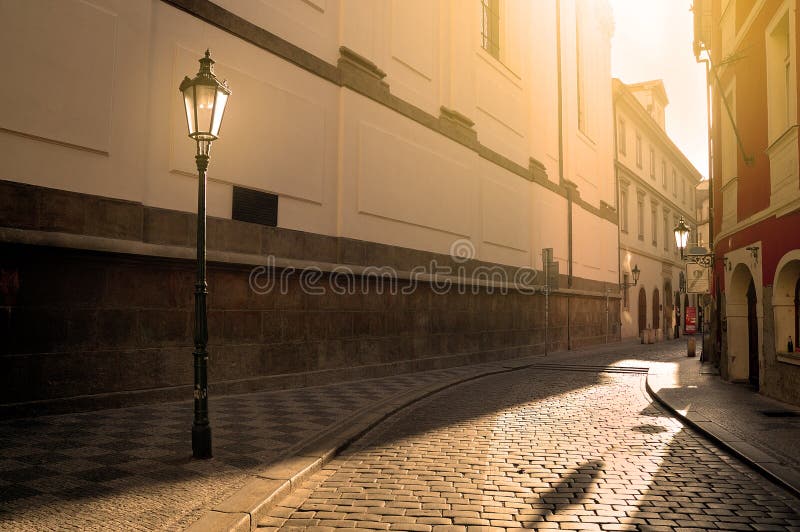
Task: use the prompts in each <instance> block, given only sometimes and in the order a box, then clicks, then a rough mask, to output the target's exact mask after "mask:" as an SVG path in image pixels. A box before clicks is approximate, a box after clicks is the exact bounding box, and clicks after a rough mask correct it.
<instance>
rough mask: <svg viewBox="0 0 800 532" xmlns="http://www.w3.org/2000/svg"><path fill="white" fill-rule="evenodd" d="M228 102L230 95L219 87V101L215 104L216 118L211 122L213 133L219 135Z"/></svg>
mask: <svg viewBox="0 0 800 532" xmlns="http://www.w3.org/2000/svg"><path fill="white" fill-rule="evenodd" d="M227 103H228V95H227V94H226V93H225V92H224V91H222V90H220V89H217V103H216V104H215V105H214V118H213V120H212V122H211V134H212V135H214V136H215V137H218V136H219V127H220V126H221V125H222V115H223V114H224V113H225V104H227Z"/></svg>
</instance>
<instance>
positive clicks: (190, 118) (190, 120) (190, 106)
mask: <svg viewBox="0 0 800 532" xmlns="http://www.w3.org/2000/svg"><path fill="white" fill-rule="evenodd" d="M183 104H184V106H185V107H186V122H187V124H188V126H189V135H190V136H191V135H192V134H194V133H195V132H196V131H197V129H196V128H195V124H196V122H195V115H194V87H187V88H186V90H184V91H183Z"/></svg>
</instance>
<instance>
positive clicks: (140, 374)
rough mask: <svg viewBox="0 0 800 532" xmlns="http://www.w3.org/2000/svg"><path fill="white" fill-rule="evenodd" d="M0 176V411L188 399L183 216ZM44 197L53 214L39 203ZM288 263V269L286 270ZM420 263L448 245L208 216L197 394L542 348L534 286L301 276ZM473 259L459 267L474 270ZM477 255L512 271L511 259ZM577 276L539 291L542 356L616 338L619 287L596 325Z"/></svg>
mask: <svg viewBox="0 0 800 532" xmlns="http://www.w3.org/2000/svg"><path fill="white" fill-rule="evenodd" d="M0 188H2V189H3V190H2V192H3V194H0V197H2V198H6V200H7V201H8V202H9V207H13V208H9V209H4V210H3V219H2V223H0V338H2V341H1V342H0V415H2V416H16V415H30V414H40V413H52V412H64V411H75V410H87V409H94V408H101V407H115V406H126V405H132V404H142V403H150V402H159V401H168V400H179V399H185V398H186V397H190V396H191V383H192V327H193V299H192V294H193V287H194V266H195V263H194V260H193V259H192V257H193V254H194V250H193V248H191V247H190V246H191V244H192V242H193V233H194V215H192V214H190V213H181V212H175V211H164V210H161V209H154V208H149V207H143V206H142V205H139V204H135V203H131V202H119V201H116V200H111V199H105V198H97V197H93V196H86V195H81V194H73V193H66V192H61V191H53V190H50V189H45V188H41V187H32V186H29V185H19V184H13V183H8V182H0ZM55 196H59V197H61V196H64V197H65V198H67V201H63V202H62V201H60V200H58V199H57V198H55ZM9 198H11V199H13V198H17V200H19V201H17V200H14V201H11V199H9ZM52 205H58V206H59V207H58V208H59V209H61V210H63V211H65V212H62V213H61V214H59V216H57V217H52V216H49V215H47V212H49V210H50V209H51V207H52ZM23 206H25V208H22V207H23ZM64 220H66V221H69V224H68V225H65V223H66V222H64ZM54 223H55V225H53V224H54ZM271 253H272V254H275V255H277V256H278V257H280V258H281V260H282V261H284V262H281V263H279V264H278V265H277V266H276V267H275V268H274V269H273V270H271V271H268V272H267V274H266V275H267V278H269V276H273V277H274V279H275V281H276V284H275V289H273V290H271V291H269V292H268V293H260V291H259V290H254V289H253V287H252V286H251V285H252V281H251V277H252V273H253V271H254V270H253V268H254V267H255V266H258V265H260V264H263V261H264V257H265V256H267V255H268V254H271ZM287 260H288V261H289V262H286V261H287ZM292 260H294V261H295V262H296V264H297V269H296V270H294V273H293V274H291V275H289V274H290V273H292V272H293V271H292V270H290V268H292V267H294V266H290V265H289V264H291V261H292ZM433 260H436V261H437V262H438V263H439V264H450V265H453V264H454V262H453V261H454V259H453V258H452V257H450V256H446V255H437V254H433V253H427V252H422V251H417V250H411V249H405V248H398V247H394V246H387V245H382V244H376V243H370V242H362V241H355V240H350V239H345V238H336V237H328V236H324V235H316V234H310V233H303V232H299V231H291V230H286V229H276V228H272V227H262V226H258V225H254V224H248V223H245V222H238V221H233V220H221V219H212V220H210V223H209V290H210V295H209V330H210V338H209V352H210V359H209V363H210V368H209V376H210V381H211V393H212V394H217V395H218V394H224V393H237V392H248V391H254V390H262V389H282V388H289V387H298V386H313V385H318V384H324V383H329V382H334V381H342V380H349V379H354V378H364V377H380V376H384V375H389V374H396V373H405V372H412V371H418V370H424V369H436V368H445V367H452V366H458V365H463V364H472V363H476V362H481V361H488V360H502V359H506V358H511V357H520V356H524V355H527V354H535V353H539V352H542V351H543V350H544V338H545V336H544V316H545V312H544V311H545V307H544V302H545V298H544V296H543V295H542V294H541V293H535V294H526V293H521V292H519V291H516V290H514V289H513V288H511V289H509V290H508V291H507V292H506V293H502V292H501V291H500V290H499V289H497V288H491V287H485V286H484V287H472V286H469V287H467V289H466V290H457V289H451V290H448V291H446V292H444V293H443V291H442V290H441V289H440V287H439V286H437V285H436V284H435V279H434V282H431V279H429V278H428V279H426V280H423V281H411V280H409V279H407V278H406V279H403V278H400V279H399V280H398V281H397V288H396V290H391V289H390V286H389V285H386V284H385V283H384V284H383V285H381V284H382V282H381V281H380V280H379V279H378V278H376V277H369V278H364V277H357V276H356V277H354V278H353V279H351V280H354V284H355V285H356V286H358V288H359V289H358V290H352V291H348V292H347V293H342V294H337V293H334V292H333V291H332V290H330V289H327V290H325V291H324V293H320V294H315V293H313V291H312V290H309V289H308V286H307V284H308V283H307V281H306V280H304V279H303V277H302V275H300V269H301V267H303V266H304V267H310V266H311V265H315V266H314V267H315V268H316V267H320V269H319V274H318V276H317V278H316V283H317V285H318V286H319V287H330V286H332V284H334V283H335V281H336V279H332V276H336V274H335V273H330V270H331V269H333V268H334V267H335V266H337V265H340V266H341V265H352V266H353V269H354V270H357V268H356V267H364V266H368V265H373V266H379V267H380V266H388V267H391V268H395V269H397V270H399V271H409V270H411V269H412V268H413V267H414V266H417V265H425V264H430V263H431V261H433ZM479 265H481V263H479V262H477V261H469V262H468V263H465V266H466V267H467V268H468V269H470V270H471V271H474V268H476V267H478V266H479ZM323 266H324V267H323ZM491 266H493V267H498V268H500V269H502V270H503V271H506V272H508V273H509V275H510V276H512V274H513V272H514V270H515V269H514V268H509V267H504V266H498V265H491ZM326 268H327V269H326ZM510 278H513V276H512V277H510ZM265 279H266V278H265ZM265 279H262V281H264V280H265ZM281 279H283V280H282V281H281ZM412 283H414V284H413V287H414V289H413V290H410V289H408V290H403V289H404V288H409V287H411V286H412ZM574 287H575V288H576V289H575V290H573V291H571V292H569V293H567V292H556V293H553V294H551V296H550V330H549V340H550V346H549V348H550V350H552V351H554V350H559V349H566V348H567V347H568V343H569V344H570V345H571V346H573V347H575V346H582V345H588V344H595V343H602V342H604V341H614V340H617V339H618V338H619V332H618V327H616V324H617V323H618V322H619V314H618V307H619V305H618V299H617V298H612V299H611V302H612V304H611V305H610V315H609V319H608V322H607V320H606V313H605V304H606V299H605V291H604V290H605V287H604V285H603V284H602V283H596V282H592V281H587V280H580V279H577V280H576V283H575V284H574ZM380 288H383V290H381V289H380ZM473 288H475V290H474V291H473ZM406 292H407V293H406ZM607 323H610V324H611V326H612V327H613V329H611V330H610V331H608V330H607V329H606V326H607Z"/></svg>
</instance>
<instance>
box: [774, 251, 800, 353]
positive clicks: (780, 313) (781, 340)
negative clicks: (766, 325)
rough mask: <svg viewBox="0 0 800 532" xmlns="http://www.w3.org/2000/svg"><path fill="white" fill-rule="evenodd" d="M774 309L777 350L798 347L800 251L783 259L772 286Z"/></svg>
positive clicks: (799, 326)
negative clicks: (790, 344) (790, 346)
mask: <svg viewBox="0 0 800 532" xmlns="http://www.w3.org/2000/svg"><path fill="white" fill-rule="evenodd" d="M772 311H773V316H774V323H775V351H776V352H778V353H785V352H786V351H788V350H789V338H790V337H791V339H792V347H793V348H794V350H795V351H796V350H797V348H798V343H797V341H798V336H800V251H794V252H790V253H789V254H787V256H785V257H784V258H783V259H781V262H780V264H779V265H778V268H777V273H776V275H775V282H774V284H773V288H772Z"/></svg>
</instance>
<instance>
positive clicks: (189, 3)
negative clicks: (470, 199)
mask: <svg viewBox="0 0 800 532" xmlns="http://www.w3.org/2000/svg"><path fill="white" fill-rule="evenodd" d="M161 1H162V2H164V3H166V4H168V5H170V6H172V7H175V8H177V9H180V10H181V11H184V12H186V13H188V14H190V15H192V16H194V17H197V18H199V19H200V20H203V21H205V22H207V23H209V24H211V25H213V26H216V27H217V28H220V29H222V30H224V31H226V32H228V33H230V34H231V35H233V36H235V37H238V38H240V39H242V40H244V41H246V42H249V43H251V44H253V45H255V46H257V47H259V48H261V49H262V50H265V51H267V52H270V53H273V54H275V55H277V56H278V57H281V58H282V59H285V60H286V61H289V62H291V63H293V64H295V65H297V66H298V67H300V68H303V69H304V70H306V71H308V72H310V73H311V74H314V75H317V76H319V77H321V78H322V79H325V80H326V81H328V82H330V83H333V84H335V85H338V86H340V87H346V88H347V89H350V90H352V91H353V92H355V93H357V94H360V95H362V96H365V97H367V98H369V99H371V100H373V101H375V102H377V103H379V104H381V105H384V106H385V107H388V108H389V109H392V110H394V111H396V112H397V113H399V114H401V115H403V116H405V117H406V118H409V119H411V120H414V121H415V122H417V123H418V124H420V125H422V126H424V127H427V128H429V129H431V130H433V131H436V132H437V133H439V134H441V135H443V136H445V137H447V138H448V139H450V140H453V141H455V142H457V143H459V144H461V145H462V146H465V147H466V148H469V149H470V150H472V151H474V152H476V153H477V154H478V155H479V156H480V157H482V158H484V159H486V160H487V161H490V162H492V163H493V164H495V165H497V166H499V167H501V168H504V169H505V170H507V171H509V172H511V173H514V174H516V175H518V176H520V177H522V178H523V179H526V180H527V181H531V182H533V183H536V184H537V185H540V186H542V187H544V188H546V189H548V190H549V191H551V192H554V193H556V194H558V195H559V196H561V197H563V198H565V199H570V197H569V196H570V190H572V194H571V195H572V198H571V199H572V201H573V203H575V204H576V205H578V206H579V207H581V208H583V209H584V210H585V211H587V212H589V213H590V214H593V215H595V216H597V217H599V218H602V219H604V220H606V221H608V222H610V223H612V224H614V225H617V224H618V223H619V220H618V217H617V215H616V211H615V210H614V209H608V208H604V206H603V204H602V203H601V204H600V205H599V206H594V205H592V204H590V203H588V202H587V201H585V200H584V199H583V198H581V197H580V194H577V193H576V191H577V189H568V187H565V186H564V185H563V184H561V183H554V182H552V181H550V179H548V178H547V171H546V168H545V166H544V165H543V164H542V163H541V162H539V161H536V160H535V159H534V158H533V157H530V161H534V162H533V163H529V165H528V167H527V168H526V167H524V166H522V165H520V164H518V163H516V162H514V161H512V160H511V159H509V158H508V157H506V156H505V155H503V154H501V153H499V152H496V151H494V150H493V149H491V148H489V147H487V146H485V145H484V144H481V142H480V141H479V140H478V133H477V131H476V130H475V129H474V127H473V126H474V123H472V120H470V119H469V118H467V117H466V116H464V115H463V114H461V113H459V112H457V111H454V110H451V109H447V108H442V109H440V112H441V114H440V115H439V116H434V115H431V114H430V113H428V112H427V111H424V110H422V109H420V108H419V107H417V106H415V105H414V104H412V103H410V102H407V101H405V100H402V99H401V98H398V97H397V96H395V95H393V94H392V93H391V89H390V87H389V85H388V83H386V82H385V81H384V77H385V76H386V73H385V72H384V71H383V70H381V69H380V67H379V66H378V65H376V64H375V63H374V62H372V61H370V60H369V59H367V58H365V57H363V56H361V55H360V54H358V53H357V52H355V51H354V50H351V49H350V48H347V47H345V46H342V47H341V48H340V49H339V53H340V56H339V59H338V61H337V64H336V65H335V66H334V65H332V64H330V63H328V62H327V61H325V60H323V59H321V58H319V57H317V56H315V55H314V54H312V53H310V52H308V51H307V50H304V49H302V48H300V47H299V46H296V45H294V44H292V43H290V42H288V41H286V40H284V39H282V38H281V37H278V36H277V35H275V34H273V33H271V32H269V31H267V30H265V29H264V28H261V27H260V26H257V25H255V24H253V23H252V22H249V21H248V20H246V19H244V18H242V17H240V16H238V15H236V14H234V13H232V12H230V11H228V10H226V9H223V8H222V7H220V6H218V5H216V4H214V3H213V2H211V1H209V0H161ZM468 123H469V124H471V125H469V126H467V124H468Z"/></svg>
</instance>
